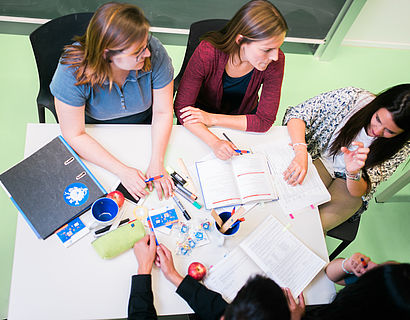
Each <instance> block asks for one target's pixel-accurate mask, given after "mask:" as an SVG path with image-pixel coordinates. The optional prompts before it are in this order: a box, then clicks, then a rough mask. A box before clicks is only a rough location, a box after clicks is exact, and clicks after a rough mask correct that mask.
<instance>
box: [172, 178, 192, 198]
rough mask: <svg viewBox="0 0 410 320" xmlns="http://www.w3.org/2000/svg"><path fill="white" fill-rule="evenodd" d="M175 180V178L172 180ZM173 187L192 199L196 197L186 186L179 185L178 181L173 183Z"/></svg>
mask: <svg viewBox="0 0 410 320" xmlns="http://www.w3.org/2000/svg"><path fill="white" fill-rule="evenodd" d="M174 182H175V180H174ZM175 187H176V188H177V189H179V190H180V191H182V192H183V193H185V194H186V195H187V196H188V197H190V198H191V199H192V200H196V199H198V197H197V196H196V195H194V194H193V193H192V192H191V191H189V190H188V189H187V188H185V187H183V186H181V185H180V184H179V183H175Z"/></svg>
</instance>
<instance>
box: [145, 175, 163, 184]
mask: <svg viewBox="0 0 410 320" xmlns="http://www.w3.org/2000/svg"><path fill="white" fill-rule="evenodd" d="M163 177H164V175H163V174H160V175H159V176H155V177H152V178H149V179H147V180H144V181H145V183H147V182H151V181H155V180H158V179H161V178H163Z"/></svg>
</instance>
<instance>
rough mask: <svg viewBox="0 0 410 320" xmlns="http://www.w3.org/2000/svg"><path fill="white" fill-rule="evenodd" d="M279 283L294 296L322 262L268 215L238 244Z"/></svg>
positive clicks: (310, 279) (300, 290) (321, 265)
mask: <svg viewBox="0 0 410 320" xmlns="http://www.w3.org/2000/svg"><path fill="white" fill-rule="evenodd" d="M239 246H240V247H241V248H242V249H243V250H244V251H245V252H246V253H247V254H248V256H249V257H251V258H252V259H253V260H254V261H255V263H256V264H257V265H258V266H259V267H260V268H261V269H262V270H263V271H265V273H266V274H267V275H268V277H270V278H271V279H273V280H274V281H275V282H276V283H277V284H278V285H279V286H281V287H288V288H289V289H290V290H291V292H292V294H293V296H294V297H297V296H298V295H299V294H300V293H301V292H302V291H303V290H304V289H305V288H306V286H307V285H308V284H309V283H310V282H311V281H312V280H313V278H314V277H315V276H316V275H317V274H318V273H319V272H320V270H321V269H322V268H323V267H324V266H325V264H326V263H325V261H324V260H322V259H321V258H320V257H319V256H317V255H316V254H315V253H313V251H311V250H310V249H309V248H308V247H306V246H305V245H304V244H303V243H302V242H301V241H300V240H299V239H297V238H296V237H295V236H294V235H293V234H292V233H291V232H290V231H289V230H288V229H287V228H285V227H284V226H283V225H282V224H281V223H280V222H279V221H278V220H277V219H276V218H274V217H273V216H269V217H268V218H266V219H265V221H263V222H262V223H261V224H260V225H259V227H258V228H257V229H256V230H255V231H254V232H252V233H251V234H250V235H249V236H248V237H246V239H245V240H244V241H242V242H241V244H240V245H239Z"/></svg>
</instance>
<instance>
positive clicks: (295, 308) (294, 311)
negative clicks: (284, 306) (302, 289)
mask: <svg viewBox="0 0 410 320" xmlns="http://www.w3.org/2000/svg"><path fill="white" fill-rule="evenodd" d="M282 290H283V293H284V294H285V297H286V300H287V302H288V307H289V311H290V319H291V320H299V319H302V316H303V315H304V314H305V299H304V298H303V293H301V294H300V295H299V297H298V302H296V301H295V299H294V298H293V296H292V292H290V289H289V288H283V289H282Z"/></svg>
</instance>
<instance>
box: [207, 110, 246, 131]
mask: <svg viewBox="0 0 410 320" xmlns="http://www.w3.org/2000/svg"><path fill="white" fill-rule="evenodd" d="M212 126H218V127H225V128H230V129H236V130H242V131H246V128H247V120H246V115H237V116H233V115H227V114H215V113H214V114H212Z"/></svg>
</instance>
